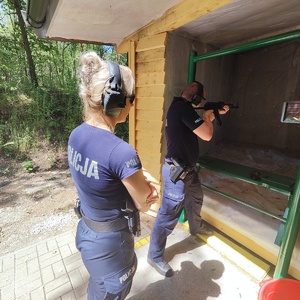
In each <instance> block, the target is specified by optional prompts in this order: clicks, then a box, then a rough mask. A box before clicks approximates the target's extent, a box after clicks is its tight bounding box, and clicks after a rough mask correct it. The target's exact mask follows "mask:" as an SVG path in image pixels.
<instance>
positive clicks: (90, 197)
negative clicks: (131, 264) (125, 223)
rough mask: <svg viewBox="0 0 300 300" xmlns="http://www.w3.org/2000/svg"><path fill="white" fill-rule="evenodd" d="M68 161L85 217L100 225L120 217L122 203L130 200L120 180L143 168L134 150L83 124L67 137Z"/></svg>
mask: <svg viewBox="0 0 300 300" xmlns="http://www.w3.org/2000/svg"><path fill="white" fill-rule="evenodd" d="M68 161H69V166H70V171H71V175H72V178H73V180H74V183H75V186H76V190H77V193H78V196H79V199H80V200H81V209H82V211H83V213H84V215H85V216H86V217H88V218H89V219H92V220H95V221H102V222H103V221H109V220H114V219H116V218H118V217H120V216H121V215H122V211H121V208H122V201H123V200H125V199H126V198H127V197H130V196H129V193H128V191H127V189H126V188H125V186H124V185H123V183H122V180H123V179H124V178H127V177H129V176H131V175H133V174H134V173H135V172H137V171H138V170H139V169H141V168H142V165H141V162H140V159H139V157H138V155H137V153H136V151H135V150H134V149H133V147H132V146H131V145H129V144H128V143H126V142H125V141H123V140H122V139H120V138H118V137H117V136H116V135H114V134H113V133H112V132H110V131H107V130H104V129H100V128H96V127H93V126H90V125H88V124H86V123H83V124H81V125H80V126H78V127H76V128H75V129H74V130H73V131H72V133H71V135H70V137H69V143H68Z"/></svg>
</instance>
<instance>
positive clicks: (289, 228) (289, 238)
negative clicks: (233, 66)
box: [187, 30, 300, 278]
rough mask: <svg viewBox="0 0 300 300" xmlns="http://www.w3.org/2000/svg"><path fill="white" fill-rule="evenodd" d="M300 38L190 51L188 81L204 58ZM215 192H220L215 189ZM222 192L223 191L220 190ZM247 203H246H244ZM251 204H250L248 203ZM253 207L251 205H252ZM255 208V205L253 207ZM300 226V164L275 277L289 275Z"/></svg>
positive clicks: (290, 36)
mask: <svg viewBox="0 0 300 300" xmlns="http://www.w3.org/2000/svg"><path fill="white" fill-rule="evenodd" d="M299 38H300V30H296V31H291V32H288V33H284V34H280V35H275V36H273V37H269V38H266V39H261V40H258V41H254V42H250V43H246V44H243V45H239V46H235V47H232V48H227V49H221V50H217V51H213V52H210V53H206V54H203V55H199V56H197V53H196V52H194V51H191V52H190V56H189V62H188V80H187V82H188V83H190V82H192V81H194V80H195V75H196V63H197V62H199V61H202V60H206V59H210V58H215V57H219V56H224V55H228V54H234V53H240V52H245V51H249V50H253V49H258V48H262V47H266V46H270V45H274V44H279V43H283V42H287V41H291V40H296V39H299ZM214 192H218V191H216V190H214ZM218 193H221V192H218ZM224 196H227V197H230V198H231V199H232V200H235V201H240V203H242V202H243V201H241V200H239V199H236V198H234V197H231V196H229V195H226V194H224ZM242 204H246V203H242ZM248 206H249V205H248ZM250 207H251V206H250ZM251 208H254V207H251ZM260 211H261V212H262V213H265V214H267V215H269V216H270V212H267V211H264V210H260ZM277 218H278V216H277ZM280 220H281V221H282V222H284V221H285V218H283V219H282V218H280ZM299 226H300V165H299V167H298V172H297V176H296V180H295V185H294V188H293V190H292V192H291V196H290V199H289V205H288V208H287V217H286V223H285V226H284V227H285V229H284V233H283V237H282V242H281V246H280V250H279V254H278V257H277V262H276V267H275V272H274V275H273V277H274V278H284V277H287V275H288V269H289V266H290V262H291V258H292V254H293V250H294V247H295V243H296V240H297V236H298V231H299Z"/></svg>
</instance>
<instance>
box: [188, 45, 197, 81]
mask: <svg viewBox="0 0 300 300" xmlns="http://www.w3.org/2000/svg"><path fill="white" fill-rule="evenodd" d="M196 55H197V52H194V51H191V52H190V56H189V66H188V80H187V83H190V82H192V81H194V80H195V75H196V63H195V61H194V60H195V57H196Z"/></svg>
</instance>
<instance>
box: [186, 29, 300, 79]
mask: <svg viewBox="0 0 300 300" xmlns="http://www.w3.org/2000/svg"><path fill="white" fill-rule="evenodd" d="M299 38H300V30H295V31H290V32H287V33H283V34H279V35H275V36H272V37H268V38H265V39H261V40H257V41H254V42H250V43H246V44H242V45H238V46H234V47H231V48H227V49H220V50H216V51H212V52H209V53H205V54H201V55H198V56H197V55H196V52H195V51H191V52H190V57H189V71H188V83H189V82H192V81H194V80H195V70H196V67H195V63H197V62H198V61H201V60H205V59H209V58H214V57H218V56H224V55H228V54H234V53H240V52H245V51H249V50H253V49H257V48H262V47H266V46H270V45H274V44H279V43H283V42H287V41H291V40H295V39H299Z"/></svg>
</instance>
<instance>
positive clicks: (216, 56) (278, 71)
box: [166, 31, 300, 279]
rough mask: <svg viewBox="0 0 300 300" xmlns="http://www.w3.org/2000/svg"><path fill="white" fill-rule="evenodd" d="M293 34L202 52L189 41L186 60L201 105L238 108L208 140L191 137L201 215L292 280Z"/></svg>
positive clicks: (297, 151) (298, 124)
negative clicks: (200, 89)
mask: <svg viewBox="0 0 300 300" xmlns="http://www.w3.org/2000/svg"><path fill="white" fill-rule="evenodd" d="M299 37H300V31H293V32H289V33H286V34H283V35H276V36H273V37H269V38H267V39H262V40H257V41H254V42H250V43H246V44H243V45H239V46H235V47H232V48H226V49H222V50H214V49H210V51H207V48H206V47H207V45H201V44H200V43H199V44H197V43H195V42H193V45H192V46H193V47H191V48H194V49H197V51H190V52H189V54H188V59H187V60H188V61H189V64H188V66H189V68H188V73H187V74H186V75H187V81H188V82H191V81H193V80H198V81H200V82H202V83H203V84H204V86H205V87H206V89H207V97H206V98H207V99H208V101H213V102H218V101H223V102H227V103H238V104H239V105H238V107H239V108H238V109H236V110H235V109H231V110H230V111H229V113H227V114H226V115H224V116H221V119H222V123H223V124H222V126H218V125H217V124H216V123H215V124H214V130H215V136H214V138H213V140H212V141H210V142H203V141H200V140H199V145H200V153H199V162H198V170H199V174H200V176H201V178H202V183H203V184H202V185H203V190H204V195H205V199H204V205H203V210H202V217H203V218H204V219H205V220H206V221H207V222H208V223H210V224H212V225H213V226H215V227H216V228H218V229H219V230H221V231H222V232H224V233H225V234H227V235H228V236H230V237H231V238H233V239H235V240H236V241H238V242H239V243H241V244H242V245H244V246H246V247H247V248H248V249H250V250H252V251H253V252H254V253H256V254H258V255H259V256H261V257H263V258H264V259H266V260H267V261H269V262H271V263H272V264H273V265H275V272H274V277H275V278H282V277H286V276H287V274H288V273H289V274H290V275H292V276H294V277H296V278H297V279H300V267H299V265H300V264H299V263H300V237H299V234H298V229H299V225H300V102H299V100H300V84H299V82H300V48H299ZM169 38H170V40H171V42H170V45H175V44H176V47H179V46H178V45H184V44H185V43H186V47H188V45H187V40H186V39H185V40H184V41H183V40H182V38H181V37H178V36H176V35H170V37H169ZM172 41H173V43H172ZM203 48H206V49H205V50H206V51H205V53H204V51H203V50H204V49H203ZM177 51H178V49H177ZM178 52H180V51H178ZM199 53H203V54H199ZM179 55H181V57H182V53H180V54H179ZM175 56H176V55H175ZM167 61H168V58H167ZM178 61H179V57H173V60H172V62H171V63H172V64H175V63H178ZM181 61H182V59H181ZM177 74H178V73H177ZM177 74H176V75H177ZM166 77H168V74H167V75H166ZM170 80H171V79H170ZM177 80H178V79H177ZM171 81H176V79H173V80H171ZM288 106H289V107H290V108H288Z"/></svg>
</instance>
